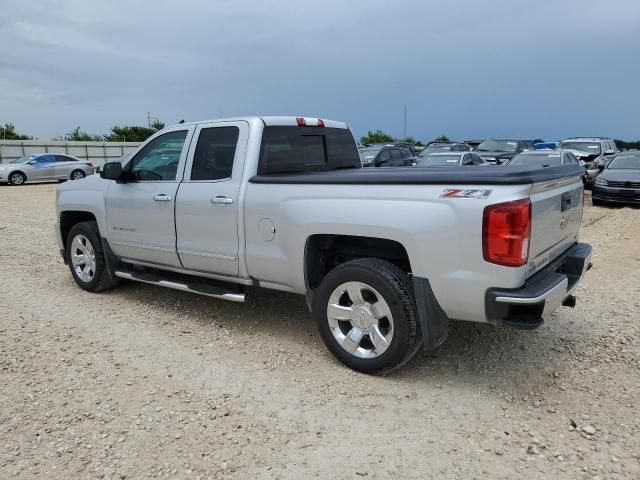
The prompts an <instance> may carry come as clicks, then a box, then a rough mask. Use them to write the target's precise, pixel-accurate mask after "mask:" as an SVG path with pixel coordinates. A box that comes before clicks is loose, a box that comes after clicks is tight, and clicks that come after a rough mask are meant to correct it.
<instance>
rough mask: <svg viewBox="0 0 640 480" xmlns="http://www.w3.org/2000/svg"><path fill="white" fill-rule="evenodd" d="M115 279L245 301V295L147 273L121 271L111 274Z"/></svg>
mask: <svg viewBox="0 0 640 480" xmlns="http://www.w3.org/2000/svg"><path fill="white" fill-rule="evenodd" d="M113 274H114V275H115V276H116V277H120V278H124V279H126V280H133V281H134V282H142V283H148V284H150V285H158V286H160V287H166V288H172V289H174V290H180V291H183V292H191V293H197V294H199V295H206V296H207V297H213V298H219V299H221V300H227V301H229V302H237V303H242V302H244V300H245V294H244V293H243V292H239V291H233V290H225V289H224V288H220V287H217V286H214V285H208V284H206V283H204V282H202V283H199V282H198V283H196V282H191V281H182V280H181V281H178V280H167V279H166V278H163V277H160V276H159V275H155V274H153V273H147V272H135V271H133V272H132V271H129V272H125V271H122V270H116V271H115V272H113Z"/></svg>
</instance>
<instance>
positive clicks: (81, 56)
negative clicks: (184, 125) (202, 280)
mask: <svg viewBox="0 0 640 480" xmlns="http://www.w3.org/2000/svg"><path fill="white" fill-rule="evenodd" d="M2 15H3V17H4V18H3V20H2V21H0V44H2V45H3V46H4V48H3V55H2V56H1V57H0V79H2V80H1V83H0V87H1V90H0V121H3V122H4V121H12V122H14V123H16V125H17V126H18V127H19V129H20V130H21V131H25V132H27V133H29V134H34V135H38V136H42V137H47V136H53V135H56V134H57V133H60V132H64V131H67V130H70V129H71V128H73V127H75V126H76V125H81V126H82V128H83V129H85V130H89V131H92V132H96V133H101V132H104V131H106V130H107V129H108V128H109V127H110V126H112V125H113V124H116V123H125V122H128V123H137V124H141V123H144V122H145V121H146V115H147V112H148V111H151V112H152V113H153V115H155V116H157V117H160V118H161V119H162V120H164V121H166V122H168V123H172V122H177V121H178V120H180V119H183V118H184V119H187V120H197V119H205V118H212V117H218V116H221V115H227V116H229V115H251V114H304V115H318V116H323V117H326V118H336V119H340V120H346V121H347V122H349V123H350V124H351V126H352V128H353V129H354V131H355V132H356V133H358V134H362V133H364V132H365V131H366V130H368V129H376V128H382V129H384V130H387V131H389V132H390V133H392V134H394V135H400V134H401V133H402V112H403V105H404V104H407V107H408V133H409V134H410V135H413V136H416V137H418V138H422V139H425V140H427V139H430V138H433V137H434V136H436V135H439V134H447V135H448V136H450V137H456V138H463V137H466V138H468V137H485V136H505V135H509V136H511V135H515V136H523V137H548V138H558V137H562V136H567V135H573V134H585V133H586V134H603V135H614V136H618V137H628V138H632V137H633V138H635V137H640V132H638V130H637V125H638V124H639V123H640V122H639V121H638V120H640V119H639V117H638V115H639V114H638V112H640V108H639V107H640V104H639V102H640V97H639V96H638V95H637V93H636V91H637V88H636V82H635V79H637V78H638V77H639V74H640V65H638V62H636V61H635V59H636V58H638V56H639V54H640V29H638V28H637V25H638V24H639V23H640V4H638V2H637V1H635V0H613V1H610V2H600V1H597V0H565V1H563V2H557V1H549V0H543V1H536V2H533V1H513V0H508V1H507V0H497V1H492V2H477V1H474V0H464V1H462V0H457V1H450V2H435V1H418V0H404V1H395V2H385V1H380V0H372V1H363V0H356V1H349V2H345V1H342V0H340V1H338V0H326V1H323V2H318V1H307V0H298V1H283V0H273V1H268V2H267V1H253V2H243V1H205V0H200V1H196V0H192V1H182V2H176V1H164V0H160V1H156V2H153V4H150V3H148V2H140V1H129V2H108V3H107V2H104V3H98V2H85V1H80V0H67V1H53V0H40V1H37V0H32V1H30V2H16V3H14V4H13V5H10V6H5V7H3V12H2Z"/></svg>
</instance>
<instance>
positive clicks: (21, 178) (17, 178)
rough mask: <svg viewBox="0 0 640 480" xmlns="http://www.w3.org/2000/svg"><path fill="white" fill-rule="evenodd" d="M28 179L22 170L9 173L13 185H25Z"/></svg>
mask: <svg viewBox="0 0 640 480" xmlns="http://www.w3.org/2000/svg"><path fill="white" fill-rule="evenodd" d="M26 181H27V177H26V176H25V174H24V173H22V172H13V173H12V174H11V175H9V183H10V184H11V185H24V182H26Z"/></svg>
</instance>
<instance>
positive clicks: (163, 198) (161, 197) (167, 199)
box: [153, 193, 171, 202]
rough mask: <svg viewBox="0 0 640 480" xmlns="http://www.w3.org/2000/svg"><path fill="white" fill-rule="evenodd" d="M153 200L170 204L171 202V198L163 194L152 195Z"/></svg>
mask: <svg viewBox="0 0 640 480" xmlns="http://www.w3.org/2000/svg"><path fill="white" fill-rule="evenodd" d="M153 199H154V200H155V201H156V202H170V201H171V197H170V196H169V195H165V194H164V193H161V194H159V195H154V197H153Z"/></svg>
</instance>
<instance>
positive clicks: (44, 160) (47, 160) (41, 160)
mask: <svg viewBox="0 0 640 480" xmlns="http://www.w3.org/2000/svg"><path fill="white" fill-rule="evenodd" d="M55 161H56V159H55V157H54V156H53V155H40V156H39V157H36V163H53V162H55Z"/></svg>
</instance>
